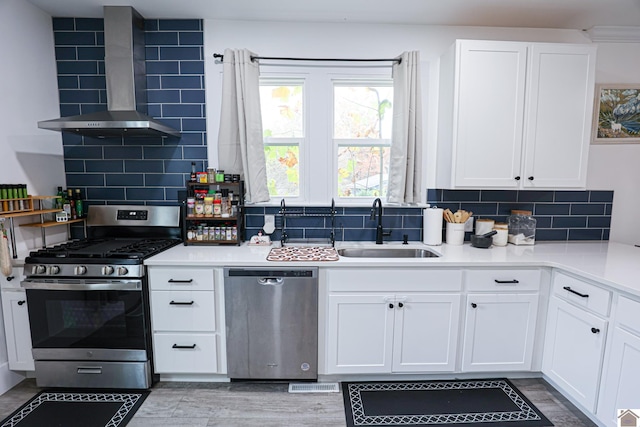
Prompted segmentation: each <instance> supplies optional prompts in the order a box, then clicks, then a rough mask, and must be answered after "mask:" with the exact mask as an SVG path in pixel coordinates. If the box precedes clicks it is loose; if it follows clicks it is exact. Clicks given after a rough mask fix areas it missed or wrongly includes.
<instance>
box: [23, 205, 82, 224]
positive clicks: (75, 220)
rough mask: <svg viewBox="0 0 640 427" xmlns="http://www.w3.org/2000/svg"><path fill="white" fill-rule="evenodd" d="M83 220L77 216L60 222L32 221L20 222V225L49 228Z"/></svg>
mask: <svg viewBox="0 0 640 427" xmlns="http://www.w3.org/2000/svg"><path fill="white" fill-rule="evenodd" d="M55 212H60V211H59V210H57V209H56V210H55ZM84 221H85V219H84V218H79V219H70V220H67V221H62V222H58V221H47V222H32V223H29V224H20V227H34V228H49V227H56V226H59V225H65V224H74V223H77V222H84Z"/></svg>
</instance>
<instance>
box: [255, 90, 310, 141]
mask: <svg viewBox="0 0 640 427" xmlns="http://www.w3.org/2000/svg"><path fill="white" fill-rule="evenodd" d="M260 105H261V110H262V128H263V136H264V137H265V138H301V137H303V136H304V129H303V126H302V123H303V121H302V118H303V108H302V107H303V90H302V85H273V84H269V83H267V84H265V83H261V85H260Z"/></svg>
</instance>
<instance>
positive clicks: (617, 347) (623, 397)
mask: <svg viewBox="0 0 640 427" xmlns="http://www.w3.org/2000/svg"><path fill="white" fill-rule="evenodd" d="M610 348H611V350H610V354H609V363H608V366H609V369H608V371H607V374H606V377H605V378H603V385H602V387H603V389H602V392H601V393H600V396H601V400H600V405H598V418H600V420H602V421H604V422H605V423H606V424H607V425H611V426H615V425H616V420H617V415H618V414H617V410H618V409H633V408H636V407H637V406H638V379H639V378H640V336H638V335H635V334H632V333H630V332H628V331H625V330H624V329H621V328H618V327H616V328H615V330H614V332H613V339H612V340H611V346H610Z"/></svg>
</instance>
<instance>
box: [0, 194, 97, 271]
mask: <svg viewBox="0 0 640 427" xmlns="http://www.w3.org/2000/svg"><path fill="white" fill-rule="evenodd" d="M58 198H59V197H58V196H29V197H26V198H18V199H0V205H1V204H2V203H3V202H5V201H6V202H9V201H16V200H26V201H27V205H28V206H29V209H21V210H11V211H8V212H0V220H2V221H4V220H5V219H8V220H9V231H10V232H11V251H12V253H13V258H14V259H15V258H17V257H18V255H17V250H16V237H15V230H14V221H13V219H14V218H20V217H27V216H37V215H40V222H32V223H27V224H19V225H20V227H31V228H39V229H40V231H41V233H42V247H46V246H47V236H46V233H45V229H47V228H50V227H59V226H61V225H68V224H73V223H79V222H82V223H84V222H85V218H78V219H70V220H68V221H64V222H58V221H45V220H44V217H43V215H45V214H52V213H56V212H61V211H62V209H42V201H43V200H54V199H58ZM34 202H37V203H34ZM34 204H35V205H36V206H34ZM67 234H68V237H69V239H71V229H70V228H68V230H67ZM85 237H86V225H85Z"/></svg>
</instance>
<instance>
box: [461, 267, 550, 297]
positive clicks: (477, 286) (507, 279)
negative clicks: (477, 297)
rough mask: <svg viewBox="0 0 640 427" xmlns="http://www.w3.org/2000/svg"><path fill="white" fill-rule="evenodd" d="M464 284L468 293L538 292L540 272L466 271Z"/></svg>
mask: <svg viewBox="0 0 640 427" xmlns="http://www.w3.org/2000/svg"><path fill="white" fill-rule="evenodd" d="M464 283H465V285H466V288H467V290H469V291H491V292H496V291H498V292H499V291H538V290H539V289H540V270H538V269H534V270H518V269H504V270H503V269H500V270H466V271H465V278H464Z"/></svg>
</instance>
